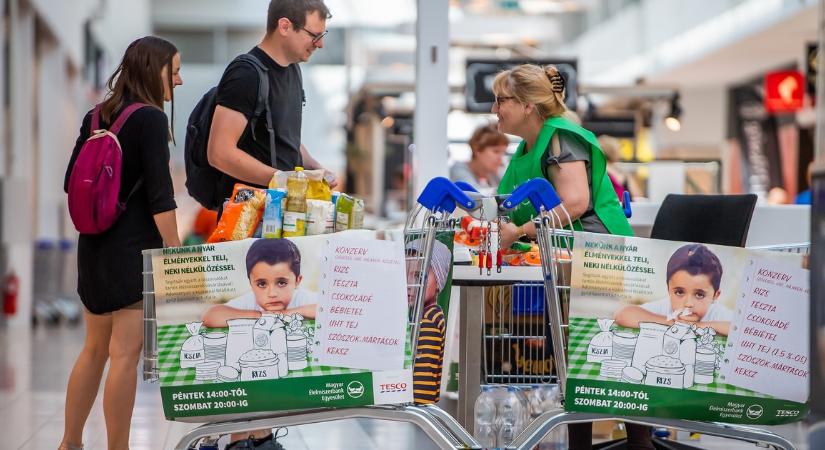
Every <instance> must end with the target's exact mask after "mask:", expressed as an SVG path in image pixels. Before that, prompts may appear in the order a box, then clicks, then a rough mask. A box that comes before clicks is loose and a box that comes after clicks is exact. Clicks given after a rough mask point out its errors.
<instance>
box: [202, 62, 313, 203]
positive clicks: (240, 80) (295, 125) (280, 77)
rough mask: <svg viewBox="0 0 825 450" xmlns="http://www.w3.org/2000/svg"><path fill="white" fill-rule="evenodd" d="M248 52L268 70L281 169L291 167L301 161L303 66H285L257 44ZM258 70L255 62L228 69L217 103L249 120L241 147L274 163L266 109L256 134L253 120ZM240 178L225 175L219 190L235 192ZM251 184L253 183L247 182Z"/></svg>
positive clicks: (219, 85)
mask: <svg viewBox="0 0 825 450" xmlns="http://www.w3.org/2000/svg"><path fill="white" fill-rule="evenodd" d="M249 53H250V54H251V55H253V56H255V57H257V58H258V59H259V60H260V61H261V62H262V63H263V64H264V66H266V67H267V68H268V69H269V71H268V74H269V105H270V110H271V112H272V124H273V127H274V129H275V146H276V151H277V158H278V161H277V165H276V166H275V167H276V168H277V169H279V170H292V169H294V168H295V166H300V165H301V164H302V162H301V114H302V109H303V102H304V90H303V86H302V81H301V69H300V67H298V64H290V65H288V66H286V67H282V66H280V65H278V63H276V62H275V61H274V60H273V59H272V58H270V57H269V55H267V54H266V52H264V51H263V50H261V49H260V48H258V47H255V48H253V49H252V50H250V51H249ZM258 83H259V82H258V72H257V71H256V70H255V68H254V67H252V65H250V64H248V63H245V62H238V61H235V62H233V63H231V64H230V65H229V67H227V68H226V71H225V72H224V74H223V77H221V81H220V83H218V93H217V104H218V105H221V106H223V107H226V108H229V109H231V110H234V111H238V112H239V113H241V114H243V115H244V116H245V117H246V118H247V120H250V126H247V127H246V129H245V130H244V132H243V134H242V135H241V138H240V140H239V141H238V148H240V149H241V150H243V151H245V152H247V153H249V154H250V155H252V157H254V158H255V159H257V160H258V161H260V162H262V163H264V164H266V165H268V166H271V165H272V161H271V159H272V157H271V155H270V154H271V152H270V149H269V134H268V133H267V131H266V112H262V113H261V116H260V117H258V118H257V122H256V124H255V130H254V137H253V133H252V130H251V122H252V121H251V119H252V115H253V114H254V113H255V103H256V101H257V99H258ZM237 182H238V180H236V179H234V178H232V177H230V176H228V175H224V176H223V178H222V180H221V185H220V187H219V192H222V193H223V197H224V198H228V197H229V196H230V195H231V193H232V187H233V186H234V185H235V183H237ZM247 184H251V183H247Z"/></svg>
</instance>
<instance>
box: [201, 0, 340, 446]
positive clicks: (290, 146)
mask: <svg viewBox="0 0 825 450" xmlns="http://www.w3.org/2000/svg"><path fill="white" fill-rule="evenodd" d="M330 17H331V16H330V13H329V9H328V8H327V6H326V5H325V4H324V2H323V0H272V1H270V2H269V9H268V13H267V21H266V35H265V36H264V37H263V39H262V40H261V42H260V43H259V44H258V45H257V46H256V47H255V48H253V49H252V50H250V51H249V54H250V55H252V56H255V57H256V58H257V59H258V60H259V61H260V62H261V63H262V64H263V66H264V67H266V68H267V75H268V77H269V106H270V111H271V115H272V126H273V130H274V138H275V139H274V142H275V150H276V151H275V153H276V158H275V159H276V161H272V156H271V155H272V152H271V148H270V147H271V146H270V140H269V131H268V130H267V120H266V117H265V112H262V113H261V117H253V116H254V115H255V112H256V111H260V110H261V108H258V109H257V110H256V103H257V99H258V87H259V80H258V71H257V70H256V69H255V67H253V66H251V65H250V64H247V63H243V62H239V61H237V60H236V61H233V62H232V63H230V64H229V66H228V67H227V68H226V71H225V72H224V74H223V77H222V78H221V81H220V83H219V84H218V88H217V96H216V106H215V114H214V116H213V117H212V126H211V129H210V133H209V144H208V147H207V155H208V158H209V164H210V165H211V166H212V167H214V168H215V169H217V170H219V171H220V172H222V173H223V176H222V177H221V179H220V181H219V186H218V188H217V191H218V193H219V195H222V197H220V198H228V197H229V196H230V195H231V193H232V188H233V186H234V185H235V183H237V182H243V183H246V184H251V185H255V186H262V187H263V186H266V185H267V184H268V183H269V180H270V179H271V178H272V176H273V174H274V173H275V172H276V171H277V170H293V169H294V168H295V167H296V166H303V167H304V168H306V169H321V168H323V167H322V166H321V164H319V163H318V161H316V160H315V159H314V158H313V157H312V156H311V155H310V154H309V152H308V151H307V149H306V147H304V146H303V145H302V144H301V115H302V109H303V106H304V103H305V101H306V98H305V96H304V90H303V82H302V79H301V69H300V67H298V63H300V62H306V61H308V60H309V58H310V57H311V56H312V54H313V53H314V52H315V50H317V49H319V48H323V47H324V37H325V36H326V34H327V29H326V22H327V19H329V18H330ZM253 119H254V120H253ZM251 124H254V130H253V129H252V126H251ZM330 175H331V174H328V177H327V179H328V180H331V179H332V178H333V177H332V176H330ZM331 184H333V185H334V181H333V182H332V183H331ZM236 448H237V447H236ZM241 448H244V447H241Z"/></svg>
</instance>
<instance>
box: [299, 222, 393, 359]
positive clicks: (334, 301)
mask: <svg viewBox="0 0 825 450" xmlns="http://www.w3.org/2000/svg"><path fill="white" fill-rule="evenodd" d="M321 264H322V268H321V273H322V276H321V283H320V286H321V295H320V298H319V302H318V313H317V317H316V322H315V323H316V325H315V326H316V330H315V336H316V339H317V348H316V351H315V355H316V357H317V358H318V362H319V363H320V364H322V365H325V366H333V367H348V368H352V369H366V370H393V369H402V368H403V367H404V347H405V338H406V335H407V333H406V330H407V276H406V269H405V265H404V247H403V245H402V243H400V242H391V241H378V240H369V241H364V240H353V239H343V238H337V237H331V238H329V239H328V240H327V245H326V249H325V250H324V252H323V258H322V263H321Z"/></svg>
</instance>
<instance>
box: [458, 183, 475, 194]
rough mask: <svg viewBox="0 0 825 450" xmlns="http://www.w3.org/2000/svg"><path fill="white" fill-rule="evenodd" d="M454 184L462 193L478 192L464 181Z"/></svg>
mask: <svg viewBox="0 0 825 450" xmlns="http://www.w3.org/2000/svg"><path fill="white" fill-rule="evenodd" d="M454 184H455V187H457V188H459V189H461V190H462V191H464V192H478V189H476V188H475V187H473V185H472V184H470V183H468V182H466V181H456V182H455V183H454Z"/></svg>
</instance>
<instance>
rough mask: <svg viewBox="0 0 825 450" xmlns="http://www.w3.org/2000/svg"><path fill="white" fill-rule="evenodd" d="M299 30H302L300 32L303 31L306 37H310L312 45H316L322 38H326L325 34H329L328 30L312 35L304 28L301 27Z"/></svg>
mask: <svg viewBox="0 0 825 450" xmlns="http://www.w3.org/2000/svg"><path fill="white" fill-rule="evenodd" d="M301 29H302V30H304V31H306V32H307V34H308V35H310V36H312V43H313V44H317V43H318V41H320V40H321V39H323V38H324V36H326V35H327V33H329V30H324V32H323V33H313V32H312V31H309V30H307V29H306V28H304V27H301Z"/></svg>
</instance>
